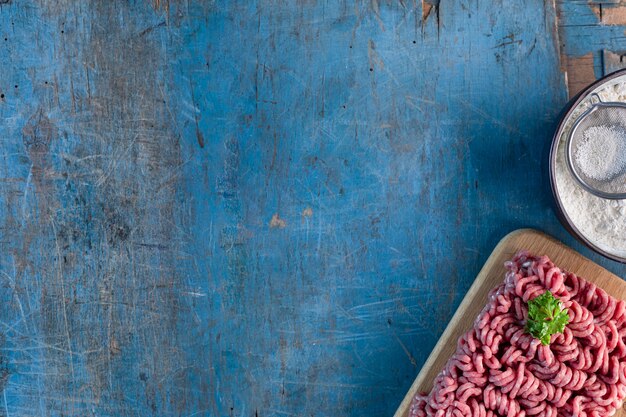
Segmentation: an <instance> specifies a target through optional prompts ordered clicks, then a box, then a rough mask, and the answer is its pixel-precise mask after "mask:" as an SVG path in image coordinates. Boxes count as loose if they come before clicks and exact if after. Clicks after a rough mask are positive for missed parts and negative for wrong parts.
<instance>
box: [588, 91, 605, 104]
mask: <svg viewBox="0 0 626 417" xmlns="http://www.w3.org/2000/svg"><path fill="white" fill-rule="evenodd" d="M589 98H590V100H591V104H599V103H604V102H603V101H602V99H601V98H600V96H599V95H598V93H596V92H593V93H591V94H589ZM594 99H595V100H596V101H594Z"/></svg>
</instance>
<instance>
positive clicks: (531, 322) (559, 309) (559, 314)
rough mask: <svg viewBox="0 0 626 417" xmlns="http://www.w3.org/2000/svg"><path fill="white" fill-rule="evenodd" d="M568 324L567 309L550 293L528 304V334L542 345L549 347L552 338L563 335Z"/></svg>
mask: <svg viewBox="0 0 626 417" xmlns="http://www.w3.org/2000/svg"><path fill="white" fill-rule="evenodd" d="M568 323H569V316H568V315H567V309H566V308H564V307H563V304H561V301H559V299H558V298H556V297H555V296H553V295H552V293H551V292H550V291H546V292H544V293H543V294H542V295H540V296H538V297H535V298H533V299H532V300H530V301H529V302H528V320H527V321H526V332H528V333H530V335H532V336H533V337H535V338H537V339H539V340H541V343H542V344H544V345H549V344H550V336H552V335H553V334H556V333H563V330H564V329H565V326H566V325H567V324H568Z"/></svg>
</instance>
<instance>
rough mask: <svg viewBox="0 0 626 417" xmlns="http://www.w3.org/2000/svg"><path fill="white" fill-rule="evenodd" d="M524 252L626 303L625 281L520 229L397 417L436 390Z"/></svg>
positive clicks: (500, 248)
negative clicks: (508, 264) (509, 265)
mask: <svg viewBox="0 0 626 417" xmlns="http://www.w3.org/2000/svg"><path fill="white" fill-rule="evenodd" d="M522 249H526V250H528V251H530V252H531V253H532V254H534V255H548V257H549V258H550V259H551V260H552V261H553V262H554V263H555V264H556V265H557V266H559V267H560V268H562V269H565V270H568V271H570V272H573V273H574V274H576V275H579V276H581V277H583V278H585V279H587V280H588V281H591V282H594V283H595V284H596V285H598V286H599V287H601V288H604V290H606V292H608V293H609V294H611V295H612V296H613V297H615V298H621V299H626V282H625V281H624V280H622V279H621V278H619V277H618V276H616V275H614V274H612V273H610V272H609V271H607V270H606V269H604V268H602V267H601V266H600V265H598V264H595V263H593V262H591V261H590V260H589V259H587V258H585V257H584V256H582V255H581V254H579V253H577V252H575V251H574V250H573V249H571V248H569V247H567V246H565V245H564V244H563V243H561V242H559V241H557V240H555V239H553V238H551V237H549V236H547V235H545V234H543V233H541V232H538V231H536V230H531V229H520V230H516V231H514V232H512V233H510V234H508V235H507V236H505V237H504V238H503V239H502V240H501V241H500V243H498V245H497V246H496V248H495V249H494V250H493V252H492V253H491V255H490V256H489V259H487V262H486V263H485V265H484V266H483V268H482V269H481V270H480V272H479V273H478V276H477V277H476V280H475V281H474V283H473V284H472V286H471V287H470V289H469V291H468V292H467V294H466V295H465V298H463V301H462V302H461V305H460V306H459V308H458V309H457V310H456V313H454V316H453V317H452V320H450V323H449V324H448V327H446V330H445V331H444V332H443V334H442V335H441V337H440V338H439V341H438V342H437V344H436V345H435V348H434V349H433V351H432V353H431V354H430V356H429V357H428V360H426V363H425V364H424V366H423V367H422V370H421V371H420V373H419V375H418V376H417V378H416V379H415V381H414V382H413V385H411V388H410V389H409V392H408V393H407V394H406V396H405V397H404V400H403V401H402V403H401V404H400V407H399V408H398V410H397V411H396V413H395V414H394V417H406V416H408V414H409V406H410V404H411V399H412V398H413V397H414V396H415V394H416V393H417V392H423V391H429V390H430V389H431V388H432V383H433V380H434V379H435V377H436V376H437V374H438V373H439V372H440V371H441V370H442V369H443V367H444V366H445V364H446V362H447V360H448V358H449V357H450V356H451V355H452V354H453V353H454V351H455V350H456V343H457V340H458V338H459V337H460V336H461V335H462V334H463V333H465V332H466V331H467V330H469V329H470V328H471V327H472V324H473V322H474V319H475V318H476V317H477V316H478V314H479V313H480V311H481V310H482V308H483V307H484V305H485V304H486V303H487V294H488V293H489V290H491V289H492V288H493V287H495V286H497V285H498V284H500V283H501V282H502V280H503V279H504V273H505V268H504V262H505V261H507V260H509V259H511V258H512V257H513V255H514V254H515V253H516V252H517V251H519V250H522ZM615 416H617V417H626V410H624V409H623V408H622V409H620V410H618V411H617V413H615Z"/></svg>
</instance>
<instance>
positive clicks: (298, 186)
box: [0, 0, 623, 417]
mask: <svg viewBox="0 0 626 417" xmlns="http://www.w3.org/2000/svg"><path fill="white" fill-rule="evenodd" d="M427 9H428V10H427ZM502 10H507V13H502ZM615 30H617V29H615ZM0 32H1V35H0V54H1V56H2V59H0V74H2V77H0V94H4V97H2V98H0V120H2V123H0V137H1V138H2V143H1V145H0V156H1V157H0V199H1V200H0V201H1V204H0V220H1V221H0V235H1V239H0V242H2V243H1V244H2V247H1V250H0V282H1V285H0V294H1V296H2V300H3V301H4V303H2V304H0V324H1V325H2V326H1V327H0V332H1V333H2V337H1V338H0V347H1V349H0V355H1V360H0V376H1V378H0V382H1V388H2V393H3V395H1V396H0V413H1V412H4V413H5V414H7V415H10V416H15V415H21V416H31V415H53V416H57V415H58V416H60V415H64V416H134V417H135V416H192V415H193V416H202V415H206V416H263V417H265V416H284V415H314V416H322V415H335V416H351V415H354V416H357V415H362V414H363V413H364V410H366V411H367V414H371V415H390V414H392V412H393V410H394V409H395V408H396V407H397V404H398V403H399V402H400V400H401V398H402V397H403V395H404V393H405V392H406V390H407V389H408V387H409V386H410V384H411V381H412V380H413V378H414V377H415V375H416V374H417V372H418V370H419V368H420V366H421V365H422V364H423V362H424V361H425V359H426V357H427V355H428V353H429V352H430V350H431V349H432V347H433V346H434V344H435V342H436V340H437V339H438V337H439V335H440V334H441V333H442V331H443V329H444V327H445V325H446V323H447V321H448V320H449V318H450V317H451V315H452V312H453V311H454V310H455V309H456V306H457V305H458V304H459V302H460V301H461V299H462V297H463V295H464V293H465V292H466V291H467V289H468V288H469V286H470V284H471V282H472V279H473V277H474V276H475V274H476V272H477V270H478V268H479V266H480V265H481V264H482V263H483V262H484V260H485V258H486V256H487V254H488V251H490V250H491V248H492V247H493V245H494V244H495V243H496V242H497V240H498V239H499V238H500V237H501V236H502V234H503V233H504V232H505V231H508V230H512V229H516V228H518V227H520V226H532V227H537V228H540V229H544V230H547V231H548V232H550V233H551V234H553V235H556V236H557V237H559V238H561V239H564V240H565V241H567V242H568V243H571V244H573V245H575V246H576V247H578V248H579V249H581V248H580V245H577V244H576V243H575V242H574V241H573V239H572V238H571V237H569V235H568V234H567V233H566V232H565V231H564V229H563V228H562V227H561V226H560V225H559V224H558V222H557V220H556V218H555V216H554V215H553V213H552V209H551V197H550V194H549V191H548V189H547V184H548V182H547V180H546V177H545V174H544V173H543V172H542V171H541V166H542V163H543V161H544V158H543V156H542V149H544V147H545V146H546V145H547V144H548V142H549V140H550V137H551V134H552V130H553V126H554V121H555V118H556V115H557V113H558V112H559V110H560V109H561V107H562V106H563V104H564V103H565V101H566V99H567V97H566V90H565V81H564V76H563V74H562V72H561V71H560V68H559V59H558V44H557V35H556V16H555V10H554V6H553V5H552V4H551V3H550V2H544V1H539V0H532V1H528V2H519V1H513V0H502V1H498V2H496V3H495V4H494V3H491V2H480V1H477V0H451V1H446V2H438V1H428V2H426V6H424V5H422V2H420V1H412V0H404V1H397V2H396V1H393V2H391V1H381V0H375V1H370V0H367V1H357V2H348V1H323V0H320V1H296V2H270V1H262V0H252V1H230V2H200V1H167V0H160V1H152V2H109V1H106V2H105V1H91V2H73V1H69V0H60V1H59V0H56V1H51V0H23V1H19V2H18V1H0ZM620 36H621V35H620ZM4 38H6V40H4ZM605 43H606V42H605ZM605 43H603V44H602V45H603V46H602V47H603V48H605V47H607V48H608V46H607V45H605ZM609 49H610V48H609ZM611 50H613V49H611ZM615 50H617V49H615ZM16 86H17V87H16ZM587 253H588V252H587ZM595 259H596V260H598V261H600V259H598V257H595ZM607 263H608V261H605V264H607ZM608 264H609V266H610V267H612V268H614V269H615V270H616V271H623V269H621V268H618V267H617V266H616V265H615V264H612V263H608ZM2 410H4V411H2Z"/></svg>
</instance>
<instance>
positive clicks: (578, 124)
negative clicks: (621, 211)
mask: <svg viewBox="0 0 626 417" xmlns="http://www.w3.org/2000/svg"><path fill="white" fill-rule="evenodd" d="M590 99H591V102H592V105H591V107H589V108H588V109H587V110H585V112H584V113H582V114H581V115H580V116H578V118H577V119H576V121H575V122H574V124H573V126H572V129H571V130H570V132H569V135H568V137H567V141H566V143H565V146H566V149H565V156H566V159H567V165H568V166H569V169H570V171H571V172H572V174H573V176H574V178H575V179H576V181H578V183H579V184H580V185H581V186H582V187H583V188H584V189H585V190H587V191H589V192H590V193H592V194H594V195H596V196H598V197H601V198H606V199H611V200H621V199H626V167H625V169H623V170H621V171H619V172H612V173H611V175H607V176H606V178H602V179H598V178H592V177H591V176H589V175H588V174H587V173H585V170H584V169H583V168H582V167H581V166H580V161H579V160H580V158H577V157H576V155H577V153H578V152H579V150H580V149H581V147H582V146H585V142H586V141H589V140H590V138H588V137H585V132H587V131H588V129H590V128H593V127H610V128H611V129H617V130H620V131H621V132H623V134H624V136H626V103H621V102H604V101H602V99H601V98H600V96H599V95H598V94H596V93H592V94H591V97H590ZM602 145H603V144H601V143H600V144H596V146H602ZM607 163H611V161H607Z"/></svg>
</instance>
